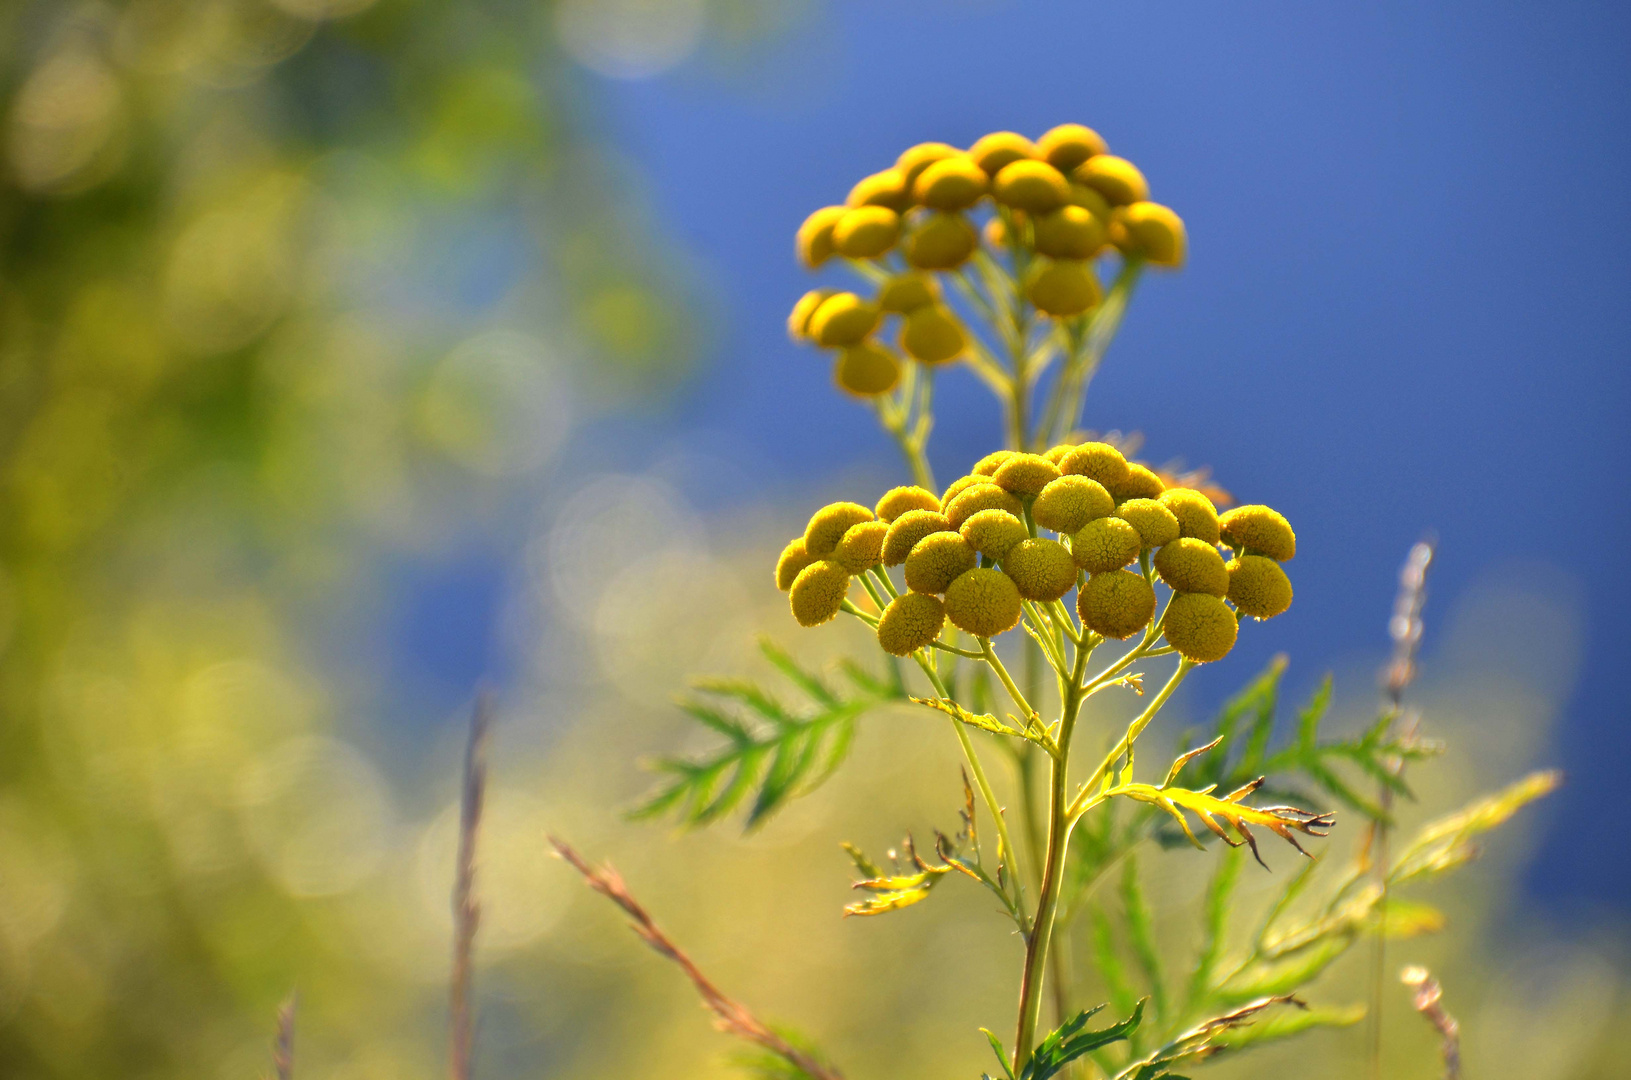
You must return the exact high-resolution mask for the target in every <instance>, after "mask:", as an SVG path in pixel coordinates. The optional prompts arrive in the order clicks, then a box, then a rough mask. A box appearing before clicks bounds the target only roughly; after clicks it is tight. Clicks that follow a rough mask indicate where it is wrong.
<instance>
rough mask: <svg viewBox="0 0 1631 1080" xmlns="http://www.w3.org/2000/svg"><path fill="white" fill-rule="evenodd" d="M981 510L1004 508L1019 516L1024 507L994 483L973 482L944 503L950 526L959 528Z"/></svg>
mask: <svg viewBox="0 0 1631 1080" xmlns="http://www.w3.org/2000/svg"><path fill="white" fill-rule="evenodd" d="M981 510H1006V511H1008V512H1009V513H1010V514H1013V515H1014V516H1015V517H1019V516H1020V515H1021V514H1023V513H1024V512H1025V507H1024V506H1023V505H1022V504H1021V503H1020V501H1019V500H1018V499H1017V498H1015V497H1014V496H1013V495H1010V494H1009V493H1008V492H1006V491H1004V490H1003V489H1002V488H1000V487H998V486H997V485H996V484H989V483H988V484H974V485H971V486H970V487H968V488H965V489H964V490H963V491H961V492H959V493H958V494H957V497H956V498H955V499H953V500H952V501H951V502H950V503H948V504H946V520H948V521H950V522H951V527H952V528H954V529H961V528H962V527H963V522H965V521H967V520H968V519H969V518H971V517H973V516H974V515H975V514H978V513H979V512H980V511H981Z"/></svg>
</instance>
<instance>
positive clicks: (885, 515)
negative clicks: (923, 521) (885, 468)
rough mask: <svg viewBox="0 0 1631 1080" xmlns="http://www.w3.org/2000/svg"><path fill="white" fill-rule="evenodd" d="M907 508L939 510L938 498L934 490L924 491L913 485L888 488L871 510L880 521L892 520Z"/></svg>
mask: <svg viewBox="0 0 1631 1080" xmlns="http://www.w3.org/2000/svg"><path fill="white" fill-rule="evenodd" d="M908 510H932V511H934V512H935V513H939V512H940V500H939V499H937V498H936V497H935V494H934V492H932V491H925V490H923V489H922V488H920V487H917V486H915V485H913V486H910V487H896V488H890V489H889V490H888V491H886V492H884V493H883V497H882V498H880V499H879V500H878V505H877V506H876V507H874V508H873V512H874V513H876V514H877V515H878V518H879V519H880V520H882V521H887V522H892V521H894V520H895V519H896V518H898V517H900V516H901V515H902V514H904V513H906V511H908Z"/></svg>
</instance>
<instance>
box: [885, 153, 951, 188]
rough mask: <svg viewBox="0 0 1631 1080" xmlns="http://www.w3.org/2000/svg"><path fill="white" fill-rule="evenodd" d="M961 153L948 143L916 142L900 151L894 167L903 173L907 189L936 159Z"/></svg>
mask: <svg viewBox="0 0 1631 1080" xmlns="http://www.w3.org/2000/svg"><path fill="white" fill-rule="evenodd" d="M962 154H963V152H962V151H961V150H959V149H957V147H955V146H952V145H951V144H950V143H943V142H926V143H918V144H917V145H916V146H912V147H908V148H907V149H905V150H903V151H901V155H900V157H898V158H896V159H895V168H897V169H899V170H900V171H901V172H902V173H903V174H904V175H905V177H906V186H907V190H911V188H912V185H913V184H915V183H916V181H917V178H918V177H919V176H921V175H922V173H923V170H924V169H927V168H928V167H929V166H930V165H933V164H934V163H935V162H937V161H945V160H946V159H947V158H954V157H961V156H962Z"/></svg>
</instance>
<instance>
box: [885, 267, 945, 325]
mask: <svg viewBox="0 0 1631 1080" xmlns="http://www.w3.org/2000/svg"><path fill="white" fill-rule="evenodd" d="M939 299H940V284H939V283H938V282H936V281H935V280H934V278H933V277H932V276H930V275H929V274H918V273H910V272H908V273H905V274H896V275H895V276H894V277H892V278H890V279H889V280H888V281H886V282H884V283H883V284H882V285H880V286H878V298H877V302H878V307H879V308H881V309H882V310H884V311H892V312H894V313H896V314H898V315H904V314H906V313H907V312H909V311H916V310H917V309H918V308H920V307H922V306H923V305H924V304H932V303H934V302H935V301H937V300H939Z"/></svg>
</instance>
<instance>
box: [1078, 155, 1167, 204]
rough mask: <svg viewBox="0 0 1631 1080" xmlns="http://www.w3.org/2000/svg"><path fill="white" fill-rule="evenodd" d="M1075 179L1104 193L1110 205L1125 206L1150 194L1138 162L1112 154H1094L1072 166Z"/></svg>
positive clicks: (1101, 193)
mask: <svg viewBox="0 0 1631 1080" xmlns="http://www.w3.org/2000/svg"><path fill="white" fill-rule="evenodd" d="M1076 179H1077V180H1078V181H1079V182H1080V183H1081V184H1083V185H1084V186H1086V187H1090V188H1092V189H1093V190H1094V191H1097V192H1098V193H1099V194H1100V195H1103V196H1104V200H1105V202H1108V203H1109V204H1110V205H1111V206H1126V205H1127V204H1128V203H1135V202H1141V201H1142V200H1144V199H1147V198H1149V197H1150V185H1149V184H1148V183H1147V182H1146V181H1145V179H1144V174H1143V173H1141V172H1139V171H1138V166H1137V165H1134V164H1133V163H1132V162H1130V161H1128V160H1127V159H1126V158H1120V157H1116V156H1115V155H1114V154H1096V155H1094V156H1093V157H1090V158H1088V159H1087V160H1086V161H1084V162H1082V163H1081V165H1079V166H1078V167H1077V169H1076Z"/></svg>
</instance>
